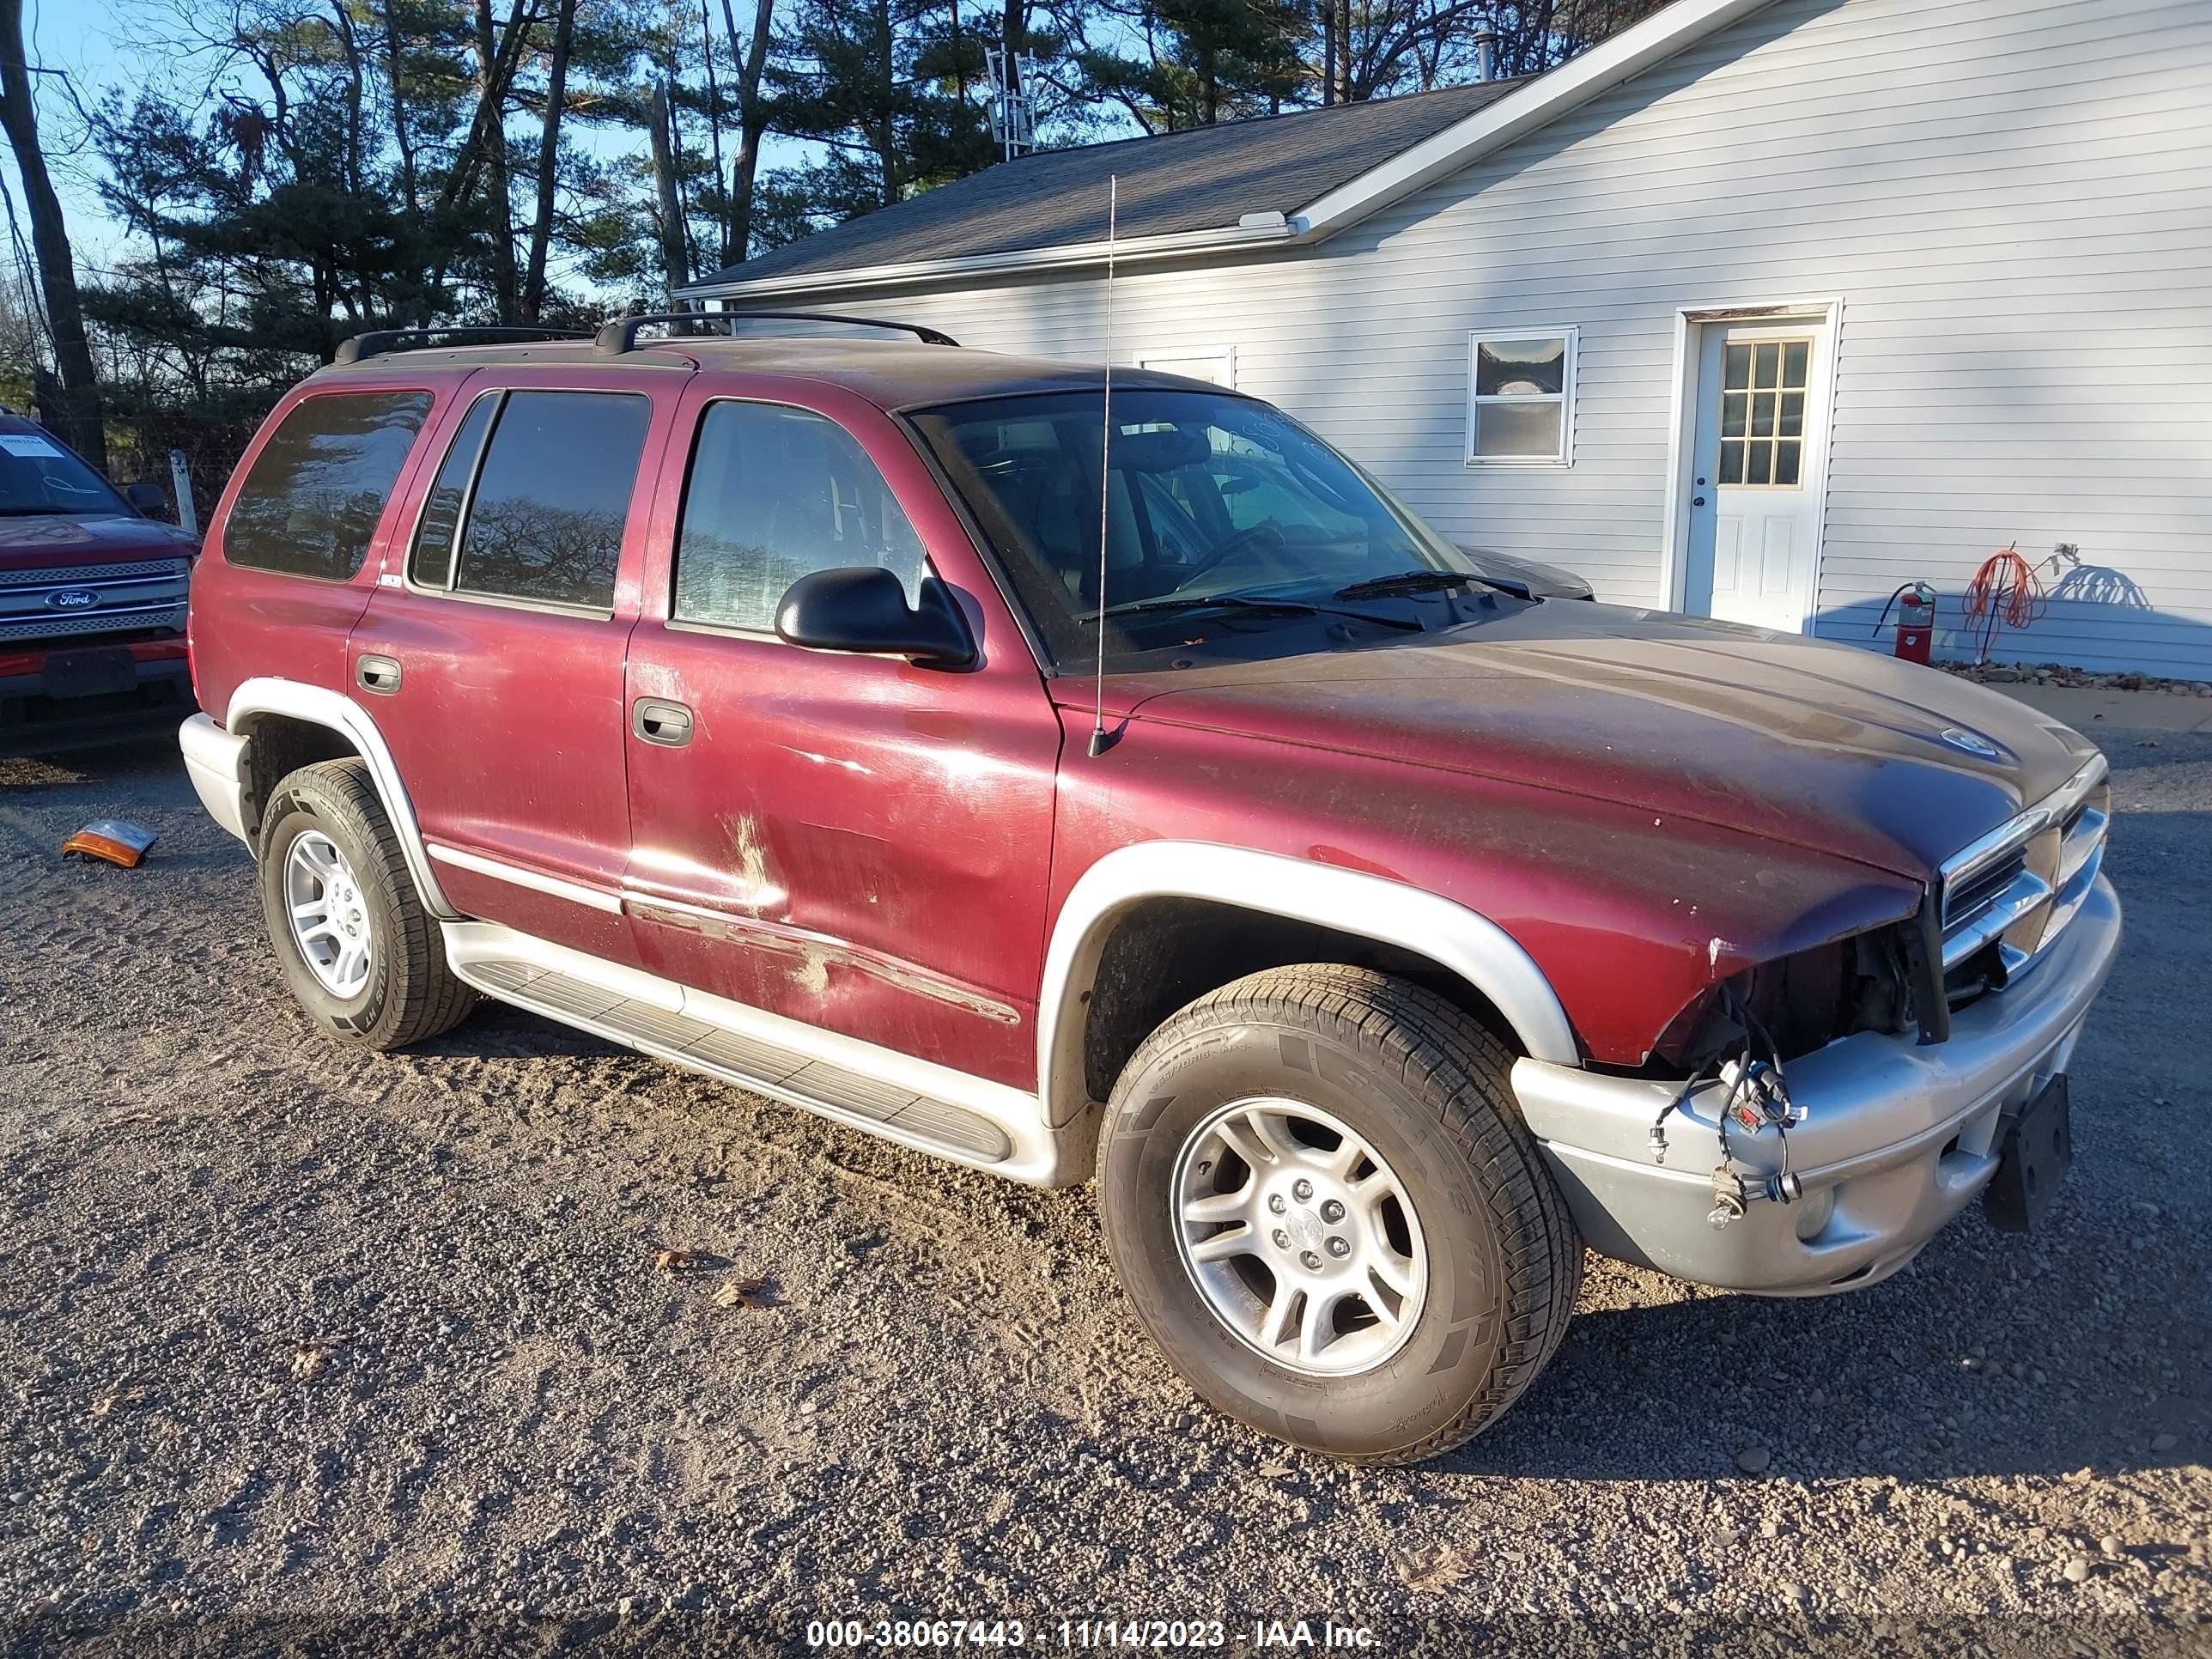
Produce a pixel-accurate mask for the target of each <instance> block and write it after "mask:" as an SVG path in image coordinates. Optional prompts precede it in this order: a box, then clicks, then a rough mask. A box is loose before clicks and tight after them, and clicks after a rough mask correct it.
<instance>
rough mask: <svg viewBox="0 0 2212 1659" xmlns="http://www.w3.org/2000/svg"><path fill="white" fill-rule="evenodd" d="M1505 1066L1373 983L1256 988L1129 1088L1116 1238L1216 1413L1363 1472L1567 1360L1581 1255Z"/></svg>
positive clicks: (1112, 1217) (1408, 1456)
mask: <svg viewBox="0 0 2212 1659" xmlns="http://www.w3.org/2000/svg"><path fill="white" fill-rule="evenodd" d="M1510 1064H1511V1056H1510V1054H1509V1053H1508V1052H1507V1051H1506V1049H1505V1048H1504V1045H1502V1044H1501V1043H1499V1042H1498V1040H1497V1039H1496V1038H1495V1037H1493V1036H1491V1035H1490V1034H1489V1033H1488V1032H1487V1031H1486V1030H1484V1029H1483V1028H1482V1027H1481V1026H1480V1025H1479V1024H1476V1023H1475V1022H1474V1020H1472V1019H1470V1018H1468V1017H1467V1016H1466V1015H1465V1014H1463V1013H1462V1012H1460V1011H1459V1010H1458V1009H1456V1008H1454V1007H1453V1006H1451V1005H1450V1004H1449V1003H1447V1002H1445V1001H1444V1000H1443V999H1441V998H1439V997H1437V996H1434V995H1432V994H1430V993H1428V992H1426V991H1424V990H1421V989H1420V988H1419V987H1416V986H1413V985H1411V984H1408V983H1407V982H1406V981H1402V980H1396V979H1393V978H1390V977H1389V976H1388V975H1383V974H1377V973H1373V972H1370V971H1368V970H1365V969H1354V968H1346V967H1338V966H1333V965H1316V966H1310V967H1297V968H1284V969H1271V970H1269V971H1267V972H1265V973H1261V974H1255V975H1251V976H1250V977H1249V978H1246V979H1243V980H1239V981H1237V982H1236V983H1234V984H1231V985H1228V986H1225V987H1222V988H1221V989H1219V990H1218V991H1215V992H1212V994H1209V995H1207V996H1205V997H1202V998H1200V1000H1198V1001H1196V1002H1194V1003H1193V1004H1191V1005H1190V1006H1188V1008H1185V1009H1184V1010H1183V1011H1182V1012H1180V1013H1178V1014H1177V1015H1176V1016H1175V1018H1172V1019H1170V1021H1168V1023H1167V1024H1165V1025H1164V1026H1162V1027H1161V1028H1160V1029H1159V1030H1158V1031H1156V1032H1154V1033H1153V1035H1152V1037H1151V1038H1150V1039H1148V1040H1147V1041H1146V1043H1145V1044H1144V1046H1143V1047H1142V1048H1139V1050H1138V1052H1137V1054H1136V1055H1135V1056H1134V1057H1133V1059H1132V1060H1130V1062H1129V1064H1128V1066H1127V1068H1126V1069H1125V1070H1124V1072H1123V1073H1122V1076H1121V1080H1120V1082H1119V1084H1118V1085H1116V1087H1115V1091H1114V1098H1113V1101H1112V1103H1111V1104H1110V1106H1109V1109H1108V1112H1107V1115H1106V1121H1105V1123H1104V1125H1103V1127H1102V1129H1101V1132H1100V1133H1101V1139H1100V1146H1099V1171H1100V1184H1101V1206H1102V1211H1103V1217H1104V1221H1105V1230H1106V1238H1107V1244H1108V1248H1109V1251H1110V1252H1111V1254H1112V1255H1113V1258H1114V1263H1115V1267H1116V1269H1117V1270H1118V1271H1119V1273H1121V1280H1122V1283H1123V1284H1124V1285H1126V1286H1127V1288H1128V1291H1129V1293H1130V1296H1131V1297H1132V1299H1133V1301H1134V1302H1135V1304H1136V1307H1137V1311H1138V1314H1139V1317H1140V1318H1142V1319H1143V1321H1144V1322H1145V1324H1146V1328H1148V1329H1149V1330H1150V1331H1151V1332H1152V1336H1153V1337H1154V1339H1155V1340H1158V1342H1159V1344H1160V1346H1161V1347H1162V1348H1163V1349H1164V1350H1165V1352H1166V1353H1167V1355H1168V1357H1169V1358H1170V1360H1171V1361H1172V1362H1173V1363H1174V1364H1175V1365H1176V1368H1177V1370H1180V1371H1182V1374H1183V1376H1185V1377H1186V1378H1187V1379H1188V1381H1189V1382H1190V1383H1191V1385H1192V1386H1193V1387H1194V1388H1195V1389H1197V1390H1198V1391H1199V1393H1200V1394H1201V1395H1204V1396H1205V1397H1206V1399H1207V1400H1209V1401H1212V1403H1213V1404H1215V1405H1216V1406H1218V1407H1220V1408H1221V1409H1223V1410H1224V1411H1226V1412H1228V1413H1231V1414H1232V1415H1233V1416H1236V1417H1237V1418H1239V1419H1243V1421H1245V1422H1247V1423H1249V1424H1251V1425H1254V1426H1255V1427H1257V1428H1260V1429H1262V1430H1264V1431H1267V1432H1268V1433H1270V1434H1273V1435H1276V1436H1279V1437H1281V1438H1283V1439H1285V1440H1289V1441H1292V1442H1294V1443H1297V1444H1299V1445H1303V1446H1308V1447H1310V1448H1312V1449H1316V1450H1318V1451H1323V1452H1328V1453H1332V1454H1334V1455H1339V1456H1342V1457H1346V1458H1350V1459H1353V1460H1356V1461H1360V1462H1415V1461H1418V1460H1419V1459H1421V1458H1425V1457H1428V1456H1431V1455H1434V1454H1436V1453H1437V1452H1440V1451H1443V1450H1445V1449H1448V1448H1449V1447H1451V1446H1454V1445H1456V1444H1458V1443H1461V1442H1462V1441H1464V1440H1467V1439H1468V1438H1471V1437H1473V1436H1474V1435H1476V1434H1478V1433H1480V1431H1482V1430H1483V1429H1484V1428H1486V1427H1487V1426H1488V1425H1490V1424H1491V1423H1492V1422H1494V1421H1495V1420H1496V1419H1498V1416H1499V1414H1500V1413H1503V1412H1504V1410H1505V1409H1506V1408H1507V1407H1509V1406H1510V1405H1511V1404H1512V1403H1513V1401H1515V1400H1516V1399H1517V1398H1518V1397H1519V1396H1520V1394H1521V1392H1522V1389H1526V1388H1527V1387H1528V1384H1529V1383H1530V1382H1531V1381H1533V1380H1534V1377H1535V1376H1536V1374H1537V1372H1539V1371H1540V1370H1542V1369H1543V1367H1544V1365H1545V1364H1547V1362H1548V1361H1549V1360H1550V1358H1551V1357H1552V1355H1553V1352H1556V1350H1557V1349H1558V1346H1559V1340H1560V1339H1561V1337H1562V1335H1563V1334H1565V1329H1566V1324H1567V1321H1568V1318H1569V1316H1571V1313H1572V1311H1573V1309H1574V1301H1575V1295H1576V1291H1577V1288H1578V1287H1579V1285H1580V1282H1581V1275H1582V1243H1581V1240H1580V1239H1579V1238H1578V1237H1577V1235H1576V1233H1575V1231H1574V1225H1573V1223H1572V1221H1571V1219H1570V1218H1569V1217H1568V1214H1567V1212H1566V1206H1565V1202H1564V1200H1562V1199H1561V1198H1560V1196H1559V1191H1558V1188H1556V1187H1555V1186H1554V1185H1553V1182H1552V1179H1551V1177H1550V1176H1549V1175H1548V1174H1547V1172H1546V1170H1544V1168H1543V1165H1542V1164H1541V1161H1540V1159H1539V1158H1538V1155H1537V1152H1536V1148H1535V1145H1534V1141H1533V1140H1532V1139H1530V1138H1529V1136H1528V1131H1527V1130H1526V1128H1524V1127H1522V1123H1521V1121H1520V1115H1519V1111H1518V1109H1517V1107H1516V1104H1515V1102H1514V1099H1513V1095H1512V1091H1511V1089H1510V1085H1509V1084H1508V1081H1507V1073H1508V1070H1509V1068H1510Z"/></svg>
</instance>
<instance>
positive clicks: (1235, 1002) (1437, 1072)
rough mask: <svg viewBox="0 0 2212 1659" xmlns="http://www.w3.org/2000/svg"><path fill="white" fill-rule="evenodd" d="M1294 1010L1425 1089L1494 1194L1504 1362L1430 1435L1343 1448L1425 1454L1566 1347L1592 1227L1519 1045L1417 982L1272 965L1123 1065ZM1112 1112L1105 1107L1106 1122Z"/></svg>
mask: <svg viewBox="0 0 2212 1659" xmlns="http://www.w3.org/2000/svg"><path fill="white" fill-rule="evenodd" d="M1286 1016H1287V1017H1290V1019H1291V1023H1293V1024H1306V1025H1309V1026H1310V1027H1311V1028H1312V1029H1314V1030H1316V1032H1318V1033H1319V1034H1321V1035H1322V1036H1327V1037H1328V1038H1330V1039H1332V1040H1334V1041H1335V1042H1339V1043H1340V1044H1342V1045H1343V1046H1344V1047H1345V1048H1350V1049H1352V1050H1354V1051H1356V1052H1358V1054H1361V1055H1362V1057H1363V1059H1364V1060H1365V1062H1366V1063H1367V1064H1368V1065H1369V1066H1370V1068H1372V1069H1374V1070H1376V1071H1377V1072H1379V1073H1383V1075H1384V1076H1386V1077H1388V1078H1389V1079H1391V1080H1393V1081H1394V1082H1395V1083H1397V1084H1399V1085H1401V1086H1402V1087H1403V1088H1404V1089H1405V1090H1407V1092H1408V1093H1410V1094H1411V1095H1412V1096H1413V1097H1414V1098H1416V1099H1418V1100H1419V1101H1420V1102H1421V1103H1423V1105H1424V1107H1425V1109H1427V1110H1428V1111H1429V1112H1430V1113H1431V1115H1432V1116H1433V1117H1434V1119H1435V1121H1436V1122H1437V1125H1439V1126H1440V1127H1442V1128H1443V1131H1444V1133H1446V1134H1447V1135H1448V1136H1449V1138H1450V1139H1452V1140H1453V1141H1454V1142H1455V1144H1456V1145H1457V1146H1458V1148H1459V1150H1460V1152H1461V1154H1462V1156H1463V1157H1464V1158H1466V1159H1467V1161H1468V1164H1469V1166H1470V1167H1471V1168H1473V1169H1474V1170H1476V1171H1477V1173H1478V1175H1479V1176H1480V1177H1481V1179H1480V1186H1481V1187H1482V1188H1483V1189H1484V1191H1485V1192H1486V1193H1487V1194H1489V1200H1488V1201H1489V1205H1490V1209H1491V1213H1492V1220H1493V1222H1494V1224H1495V1225H1496V1226H1497V1228H1498V1236H1499V1237H1500V1239H1501V1241H1502V1242H1503V1244H1504V1249H1503V1250H1502V1251H1501V1257H1502V1260H1503V1261H1504V1264H1505V1268H1506V1284H1505V1285H1504V1308H1503V1310H1501V1319H1502V1320H1503V1322H1504V1333H1505V1335H1506V1339H1507V1340H1506V1342H1505V1345H1504V1350H1503V1354H1502V1357H1501V1360H1500V1363H1499V1364H1498V1366H1497V1367H1496V1368H1495V1369H1494V1370H1493V1371H1492V1374H1491V1376H1489V1378H1488V1379H1486V1382H1485V1383H1484V1385H1483V1387H1482V1388H1481V1389H1479V1390H1478V1391H1477V1392H1476V1394H1475V1395H1474V1398H1472V1399H1471V1400H1469V1401H1468V1402H1467V1404H1466V1405H1465V1406H1464V1407H1462V1409H1461V1410H1460V1411H1459V1412H1458V1413H1455V1415H1454V1416H1453V1417H1452V1419H1450V1420H1449V1422H1447V1423H1445V1424H1444V1425H1443V1426H1442V1427H1440V1428H1438V1429H1437V1430H1436V1431H1433V1432H1431V1434H1429V1435H1428V1436H1426V1437H1424V1438H1423V1439H1421V1440H1420V1441H1419V1442H1416V1443H1413V1444H1411V1445H1407V1446H1403V1447H1397V1448H1393V1449H1389V1450H1388V1451H1384V1452H1378V1453H1370V1454H1365V1455H1350V1456H1346V1459H1345V1461H1346V1462H1369V1463H1411V1462H1421V1461H1422V1460H1424V1459H1425V1458H1429V1457H1432V1456H1435V1455H1437V1454H1438V1453H1440V1452H1444V1451H1448V1450H1449V1449H1451V1448H1453V1447H1455V1446H1457V1445H1461V1444H1463V1443H1465V1442H1467V1441H1468V1440H1471V1439H1473V1438H1474V1436H1476V1435H1477V1434H1479V1433H1480V1432H1481V1431H1482V1430H1483V1429H1484V1428H1486V1426H1488V1425H1489V1424H1490V1423H1491V1422H1492V1421H1493V1420H1494V1419H1497V1418H1498V1416H1499V1415H1501V1414H1502V1413H1504V1412H1505V1410H1506V1409H1507V1408H1508V1407H1510V1406H1511V1405H1512V1404H1513V1402H1514V1401H1516V1400H1518V1399H1519V1398H1520V1397H1521V1395H1522V1393H1523V1392H1524V1391H1525V1390H1526V1389H1527V1388H1528V1385H1529V1383H1532V1382H1534V1380H1535V1378H1536V1376H1537V1374H1538V1373H1539V1372H1541V1370H1543V1369H1544V1367H1545V1366H1546V1365H1547V1364H1549V1363H1550V1362H1551V1360H1552V1358H1553V1355H1555V1354H1556V1353H1557V1352H1559V1344H1560V1343H1561V1342H1562V1341H1563V1340H1565V1336H1566V1331H1567V1326H1568V1324H1569V1322H1570V1320H1571V1317H1572V1315H1573V1313H1574V1308H1575V1300H1576V1297H1577V1296H1578V1295H1579V1294H1580V1291H1581V1287H1582V1275H1583V1246H1582V1240H1581V1238H1580V1237H1579V1236H1578V1235H1577V1232H1576V1231H1575V1225H1574V1221H1573V1218H1572V1217H1571V1216H1570V1215H1569V1213H1568V1212H1567V1206H1566V1201H1565V1199H1564V1198H1562V1197H1561V1196H1560V1194H1559V1188H1558V1187H1557V1186H1556V1185H1555V1184H1554V1183H1553V1180H1552V1177H1551V1176H1550V1174H1549V1173H1548V1172H1547V1170H1545V1169H1544V1167H1543V1164H1542V1163H1541V1157H1540V1155H1539V1154H1538V1152H1537V1151H1536V1145H1535V1141H1534V1138H1533V1137H1532V1136H1531V1135H1530V1134H1529V1133H1528V1127H1527V1126H1526V1125H1525V1124H1524V1123H1523V1122H1522V1119H1521V1112H1520V1106H1519V1103H1518V1102H1517V1101H1516V1099H1515V1098H1514V1095H1513V1089H1512V1085H1511V1083H1510V1073H1511V1070H1512V1065H1513V1054H1512V1051H1511V1050H1510V1049H1509V1048H1507V1047H1506V1045H1505V1044H1504V1042H1501V1041H1500V1040H1499V1039H1498V1036H1496V1035H1495V1034H1494V1033H1492V1032H1491V1031H1490V1030H1487V1029H1486V1028H1485V1027H1484V1026H1483V1025H1482V1024H1480V1022H1478V1021H1476V1020H1474V1018H1470V1017H1469V1016H1468V1014H1467V1013H1466V1012H1463V1011H1462V1010H1461V1009H1460V1008H1458V1007H1455V1006H1454V1005H1453V1004H1451V1003H1450V1002H1449V1001H1447V1000H1445V999H1443V997H1441V996H1438V995H1437V994H1435V993H1434V992H1432V991H1429V990H1425V989H1424V988H1423V987H1420V986H1418V985H1415V984H1413V983H1412V982H1411V981H1407V980H1403V979H1399V978H1396V977H1395V976H1393V975H1388V974H1383V973H1379V972H1377V971H1376V970H1374V969H1366V968H1355V967H1352V966H1348V965H1346V964H1342V963H1301V964H1297V965H1294V966H1290V967H1283V968H1270V969H1262V970H1261V971H1260V972H1258V973H1255V974H1250V975H1246V976H1245V977H1244V978H1243V979H1239V980H1235V981H1231V982H1230V983H1229V984H1227V985H1224V986H1221V987H1218V989H1215V990H1212V991H1209V992H1207V993H1206V994H1205V995H1203V996H1201V997H1200V998H1198V999H1197V1000H1195V1001H1193V1002H1191V1003H1189V1004H1188V1005H1187V1006H1184V1007H1183V1008H1182V1010H1181V1011H1179V1012H1177V1013H1176V1014H1175V1015H1174V1016H1173V1017H1172V1018H1170V1019H1169V1020H1168V1021H1167V1022H1166V1024H1163V1025H1162V1026H1161V1027H1160V1028H1159V1029H1158V1030H1156V1031H1154V1032H1153V1033H1152V1036H1150V1037H1148V1038H1147V1039H1146V1042H1144V1044H1143V1045H1142V1046H1141V1047H1140V1048H1139V1049H1138V1051H1137V1054H1135V1055H1134V1056H1133V1058H1132V1059H1131V1060H1130V1062H1129V1065H1128V1068H1127V1073H1125V1075H1129V1076H1135V1075H1137V1074H1139V1073H1141V1072H1142V1071H1143V1070H1144V1067H1145V1066H1146V1062H1147V1061H1148V1060H1150V1058H1151V1055H1152V1051H1154V1050H1155V1049H1157V1048H1164V1047H1166V1046H1170V1045H1172V1044H1175V1043H1176V1042H1181V1041H1182V1040H1183V1039H1185V1038H1186V1037H1188V1036H1189V1035H1190V1034H1191V1032H1192V1031H1193V1030H1194V1028H1201V1027H1206V1026H1215V1025H1218V1024H1222V1023H1224V1022H1225V1021H1228V1022H1232V1023H1233V1022H1240V1021H1250V1022H1255V1023H1279V1022H1282V1021H1284V1020H1285V1017H1286ZM1115 1115H1116V1114H1115V1113H1114V1112H1111V1111H1109V1112H1108V1113H1107V1114H1106V1121H1105V1124H1104V1126H1103V1128H1104V1132H1105V1133H1107V1134H1109V1135H1110V1134H1111V1133H1112V1129H1113V1125H1114V1121H1115ZM1102 1167H1103V1155H1102Z"/></svg>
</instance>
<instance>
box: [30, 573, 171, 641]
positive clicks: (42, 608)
mask: <svg viewBox="0 0 2212 1659" xmlns="http://www.w3.org/2000/svg"><path fill="white" fill-rule="evenodd" d="M190 581H191V562H190V561H189V560H186V559H139V560H133V561H131V562H127V563H123V564H87V565H71V566H68V567H65V568H52V567H48V568H43V569H31V570H6V571H0V645H5V644H8V643H9V642H11V641H21V640H62V639H79V638H84V637H87V636H90V635H101V634H125V633H136V632H141V631H144V630H147V629H182V628H183V627H184V625H185V594H186V591H187V588H188V586H189V585H190ZM72 590H82V591H84V592H89V593H91V594H93V595H94V600H95V602H94V604H91V605H84V606H82V607H78V608H71V609H69V610H61V609H58V608H56V607H55V606H54V605H52V604H51V603H49V601H50V600H51V599H52V597H53V596H54V595H55V594H57V593H65V592H70V591H72Z"/></svg>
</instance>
